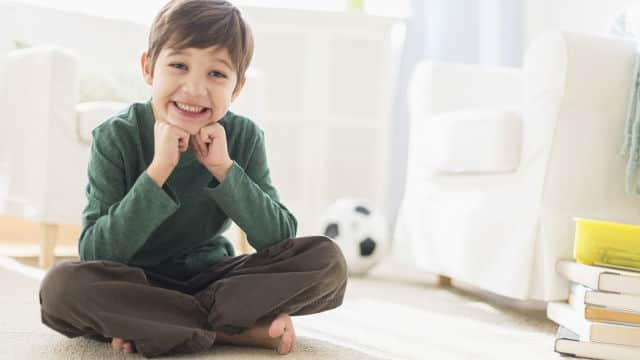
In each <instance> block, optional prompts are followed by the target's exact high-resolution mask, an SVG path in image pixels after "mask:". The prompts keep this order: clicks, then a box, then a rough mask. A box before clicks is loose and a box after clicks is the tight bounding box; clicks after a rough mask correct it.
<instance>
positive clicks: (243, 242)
mask: <svg viewBox="0 0 640 360" xmlns="http://www.w3.org/2000/svg"><path fill="white" fill-rule="evenodd" d="M239 248H240V253H241V254H248V253H250V252H251V245H249V240H247V234H246V233H245V232H244V231H242V230H240V244H239Z"/></svg>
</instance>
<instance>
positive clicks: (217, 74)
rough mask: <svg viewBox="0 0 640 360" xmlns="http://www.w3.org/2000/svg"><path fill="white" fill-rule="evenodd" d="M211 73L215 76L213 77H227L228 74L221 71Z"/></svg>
mask: <svg viewBox="0 0 640 360" xmlns="http://www.w3.org/2000/svg"><path fill="white" fill-rule="evenodd" d="M209 75H211V76H213V77H218V78H226V77H227V75H225V74H223V73H221V72H220V71H212V72H210V73H209Z"/></svg>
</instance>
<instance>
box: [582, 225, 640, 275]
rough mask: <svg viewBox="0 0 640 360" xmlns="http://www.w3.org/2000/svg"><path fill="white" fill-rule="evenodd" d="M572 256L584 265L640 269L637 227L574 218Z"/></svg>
mask: <svg viewBox="0 0 640 360" xmlns="http://www.w3.org/2000/svg"><path fill="white" fill-rule="evenodd" d="M574 220H575V221H576V234H575V241H574V244H573V245H574V246H573V256H574V258H575V259H576V261H578V262H580V263H583V264H586V265H603V266H609V267H620V268H628V269H633V270H637V269H640V226H636V225H627V224H620V223H613V222H608V221H600V220H589V219H581V218H574Z"/></svg>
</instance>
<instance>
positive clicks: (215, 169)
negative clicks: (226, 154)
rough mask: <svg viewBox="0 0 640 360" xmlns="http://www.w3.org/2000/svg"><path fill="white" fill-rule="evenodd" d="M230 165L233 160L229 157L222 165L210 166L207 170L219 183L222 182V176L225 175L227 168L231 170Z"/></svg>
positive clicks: (227, 171)
mask: <svg viewBox="0 0 640 360" xmlns="http://www.w3.org/2000/svg"><path fill="white" fill-rule="evenodd" d="M232 166H233V160H231V159H229V161H228V162H226V163H224V164H223V165H218V166H212V167H210V168H209V172H210V173H211V174H212V175H213V177H215V178H216V180H218V182H219V183H221V184H222V182H223V181H224V178H225V177H227V174H228V173H229V170H231V167H232Z"/></svg>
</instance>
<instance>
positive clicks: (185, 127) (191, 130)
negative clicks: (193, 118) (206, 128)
mask: <svg viewBox="0 0 640 360" xmlns="http://www.w3.org/2000/svg"><path fill="white" fill-rule="evenodd" d="M168 123H169V124H171V125H173V126H175V127H177V128H179V129H180V130H182V131H186V132H187V133H188V134H189V135H195V134H197V133H198V132H200V128H201V126H198V125H193V124H181V123H177V122H174V121H171V120H169V121H168Z"/></svg>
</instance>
